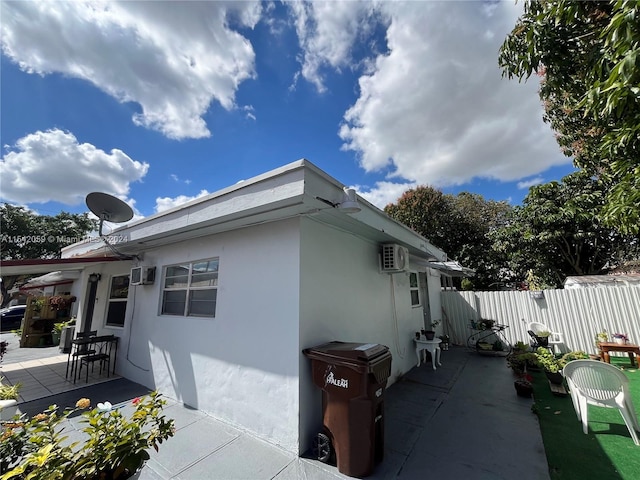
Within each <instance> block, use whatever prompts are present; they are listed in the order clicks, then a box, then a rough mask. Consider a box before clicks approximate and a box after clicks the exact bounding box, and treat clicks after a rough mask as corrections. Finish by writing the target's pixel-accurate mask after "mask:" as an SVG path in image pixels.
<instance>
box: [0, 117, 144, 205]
mask: <svg viewBox="0 0 640 480" xmlns="http://www.w3.org/2000/svg"><path fill="white" fill-rule="evenodd" d="M9 148H10V149H11V151H9V152H8V153H6V154H5V155H4V156H3V158H2V160H1V161H0V177H2V198H3V200H6V201H10V202H16V203H25V204H32V203H45V202H49V201H56V202H60V203H64V204H66V205H77V204H81V203H83V202H84V198H85V196H86V195H87V194H88V193H89V192H94V191H99V192H105V193H109V194H112V195H115V196H117V197H119V198H123V199H125V198H126V197H127V195H128V193H129V186H130V184H131V183H133V182H136V181H138V180H141V179H142V178H143V177H144V176H145V175H146V174H147V171H148V169H149V165H148V164H147V163H142V162H138V161H136V160H133V159H131V158H130V157H129V156H128V155H127V154H126V153H124V152H123V151H122V150H118V149H115V148H114V149H112V150H111V151H110V152H105V151H104V150H100V149H99V148H96V147H95V146H94V145H91V144H89V143H79V142H78V140H77V139H76V137H75V136H74V135H73V134H71V133H69V132H63V131H62V130H58V129H53V130H47V131H45V132H42V131H37V132H35V133H31V134H29V135H27V136H25V137H22V138H20V139H19V140H18V141H17V142H16V144H15V145H14V146H12V147H9Z"/></svg>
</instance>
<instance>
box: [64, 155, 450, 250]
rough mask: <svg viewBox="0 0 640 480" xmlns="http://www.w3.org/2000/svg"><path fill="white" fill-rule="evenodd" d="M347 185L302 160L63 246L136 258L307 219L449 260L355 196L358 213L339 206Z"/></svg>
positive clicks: (418, 236) (373, 239) (423, 239)
mask: <svg viewBox="0 0 640 480" xmlns="http://www.w3.org/2000/svg"><path fill="white" fill-rule="evenodd" d="M344 188H345V185H343V184H341V183H340V182H338V181H337V180H336V179H334V178H333V177H331V176H330V175H328V174H327V173H325V172H324V171H322V170H321V169H319V168H318V167H316V166H315V165H313V164H312V163H311V162H309V161H308V160H304V159H303V160H299V161H296V162H293V163H290V164H288V165H285V166H283V167H280V168H278V169H275V170H272V171H270V172H267V173H265V174H262V175H259V176H257V177H254V178H251V179H248V180H245V181H242V182H239V183H237V184H235V185H232V186H230V187H228V188H225V189H223V190H220V191H218V192H215V193H212V194H210V195H207V196H204V197H201V198H198V199H195V200H192V201H191V202H188V203H185V204H183V205H180V206H178V207H175V208H173V209H171V210H167V211H165V212H161V213H158V214H155V215H151V216H149V217H145V218H143V219H141V220H138V221H136V222H133V223H130V224H128V225H125V226H122V227H121V228H118V229H116V230H114V231H113V232H112V233H111V235H109V236H107V237H105V240H106V241H108V242H110V243H109V245H107V244H106V243H105V242H104V241H102V242H99V241H96V242H80V243H77V244H74V245H70V246H68V247H65V248H64V249H63V250H62V256H63V257H66V258H77V257H83V258H86V257H93V256H97V255H108V254H109V252H114V251H116V252H118V253H119V254H121V255H123V256H125V255H129V256H137V255H140V254H143V253H144V252H145V251H146V250H149V249H153V248H156V247H159V246H163V245H168V244H173V243H176V242H180V241H183V240H190V239H194V238H198V237H204V236H207V235H215V234H218V233H222V232H225V231H230V230H237V229H241V228H246V227H251V226H254V225H260V224H264V223H269V222H275V221H281V220H286V219H292V218H302V217H306V218H309V219H313V220H316V221H319V222H322V223H326V224H329V225H331V226H333V227H335V228H337V229H340V230H344V231H346V232H349V233H350V234H353V235H356V236H359V237H362V238H364V239H367V240H368V241H373V242H378V243H397V244H400V245H402V246H404V247H406V248H408V249H409V252H410V253H411V254H412V255H415V256H417V257H419V258H422V259H432V260H438V261H445V260H446V259H447V256H446V253H445V252H443V251H442V250H440V249H438V248H436V247H435V246H434V245H432V244H431V243H430V242H429V241H428V240H427V239H426V238H424V237H422V236H420V235H419V234H417V233H416V232H414V231H413V230H411V229H410V228H408V227H406V226H405V225H403V224H401V223H400V222H397V221H396V220H394V219H392V218H391V217H390V216H389V215H387V214H386V213H385V212H383V211H382V210H380V209H379V208H377V207H376V206H374V205H372V204H371V203H369V202H367V201H366V200H365V199H363V198H362V197H360V196H358V197H357V199H356V200H357V203H358V204H359V205H360V207H361V209H360V211H358V212H356V213H345V211H342V210H341V209H340V208H339V205H340V202H342V201H343V199H344V195H345V192H344Z"/></svg>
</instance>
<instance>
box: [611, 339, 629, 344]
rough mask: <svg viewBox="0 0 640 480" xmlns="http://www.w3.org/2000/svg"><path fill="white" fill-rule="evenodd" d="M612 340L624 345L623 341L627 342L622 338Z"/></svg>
mask: <svg viewBox="0 0 640 480" xmlns="http://www.w3.org/2000/svg"><path fill="white" fill-rule="evenodd" d="M613 341H614V342H616V343H617V344H618V345H624V344H625V343H627V342H626V340H625V339H624V338H614V339H613Z"/></svg>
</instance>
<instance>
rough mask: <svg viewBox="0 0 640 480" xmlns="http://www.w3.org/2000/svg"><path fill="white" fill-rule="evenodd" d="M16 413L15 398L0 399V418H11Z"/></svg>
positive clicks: (16, 404)
mask: <svg viewBox="0 0 640 480" xmlns="http://www.w3.org/2000/svg"><path fill="white" fill-rule="evenodd" d="M17 413H19V411H18V401H17V400H0V420H11V419H12V418H13V417H14V416H15V415H16V414H17Z"/></svg>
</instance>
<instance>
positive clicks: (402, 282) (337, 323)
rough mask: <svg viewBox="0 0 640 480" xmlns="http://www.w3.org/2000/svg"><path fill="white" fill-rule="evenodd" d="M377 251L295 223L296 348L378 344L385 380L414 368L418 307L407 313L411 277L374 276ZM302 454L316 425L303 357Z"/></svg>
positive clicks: (316, 404)
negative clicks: (386, 363)
mask: <svg viewBox="0 0 640 480" xmlns="http://www.w3.org/2000/svg"><path fill="white" fill-rule="evenodd" d="M379 251H380V246H379V245H378V244H377V243H374V242H368V241H366V240H363V239H362V238H360V237H356V236H354V235H351V234H349V233H346V232H344V231H342V230H338V229H335V228H332V227H329V226H327V225H325V224H322V223H319V222H317V221H314V220H313V219H311V218H304V219H302V220H301V250H300V258H301V260H300V262H301V264H300V266H301V275H300V348H301V349H303V348H307V347H313V346H316V345H319V344H322V343H324V342H329V341H333V340H339V341H347V342H363V343H380V344H384V345H386V346H388V347H389V348H390V350H391V354H392V356H393V359H392V365H391V378H390V379H389V382H388V384H391V383H393V382H394V381H395V380H396V379H397V378H398V377H399V376H400V375H402V374H404V373H405V372H407V371H408V370H410V369H411V368H412V367H413V366H415V364H416V361H417V360H416V356H415V350H414V347H413V341H412V338H413V335H414V332H415V331H416V330H419V329H420V328H421V327H422V326H423V310H422V307H421V306H419V307H411V300H410V292H409V276H408V274H407V273H399V274H394V275H388V274H381V273H380V272H379V265H378V254H379ZM299 363H300V443H301V447H302V448H301V453H302V452H304V451H305V449H306V448H307V447H309V446H310V442H311V440H312V438H313V436H314V434H315V433H317V432H318V431H319V429H320V428H321V426H322V418H321V417H322V415H321V398H322V394H321V390H320V389H319V388H318V387H316V386H315V385H314V384H313V381H312V378H311V361H310V360H309V359H308V358H306V357H305V356H304V355H302V354H301V353H300V354H299Z"/></svg>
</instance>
